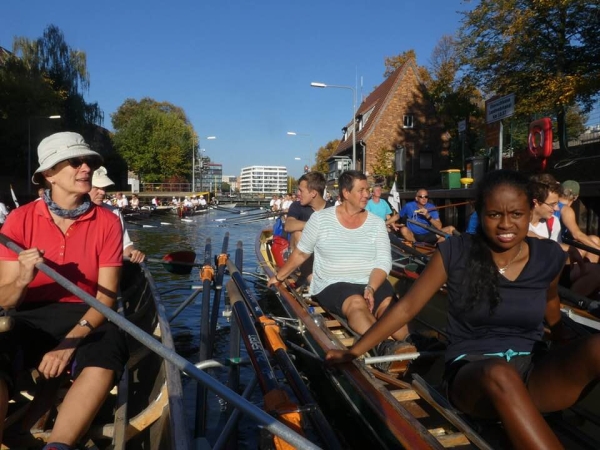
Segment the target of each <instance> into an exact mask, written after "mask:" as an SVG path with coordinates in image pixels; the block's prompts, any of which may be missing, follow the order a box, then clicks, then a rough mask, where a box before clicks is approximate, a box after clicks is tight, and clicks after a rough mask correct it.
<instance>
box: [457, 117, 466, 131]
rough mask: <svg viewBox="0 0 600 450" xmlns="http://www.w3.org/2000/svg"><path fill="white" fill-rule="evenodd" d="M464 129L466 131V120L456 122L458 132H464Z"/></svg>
mask: <svg viewBox="0 0 600 450" xmlns="http://www.w3.org/2000/svg"><path fill="white" fill-rule="evenodd" d="M465 131H467V121H466V120H461V121H460V122H458V132H459V133H464V132H465Z"/></svg>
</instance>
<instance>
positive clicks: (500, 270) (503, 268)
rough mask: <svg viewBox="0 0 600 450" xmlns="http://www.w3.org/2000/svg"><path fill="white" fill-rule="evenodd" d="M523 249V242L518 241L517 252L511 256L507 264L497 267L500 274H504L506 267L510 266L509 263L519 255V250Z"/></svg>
mask: <svg viewBox="0 0 600 450" xmlns="http://www.w3.org/2000/svg"><path fill="white" fill-rule="evenodd" d="M522 249H523V242H520V243H519V251H518V252H517V254H516V255H515V256H513V257H512V259H511V260H510V261H509V262H508V264H507V265H505V266H504V267H498V273H499V274H500V275H504V272H506V271H507V270H508V268H509V267H510V265H511V264H512V263H513V262H515V259H517V258H518V257H519V255H520V254H521V250H522Z"/></svg>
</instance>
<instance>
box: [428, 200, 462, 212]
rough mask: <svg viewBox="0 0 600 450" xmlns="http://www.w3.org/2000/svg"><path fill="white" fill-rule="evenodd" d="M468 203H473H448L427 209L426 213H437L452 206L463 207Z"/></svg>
mask: <svg viewBox="0 0 600 450" xmlns="http://www.w3.org/2000/svg"><path fill="white" fill-rule="evenodd" d="M470 203H473V201H468V202H460V203H450V204H449V205H442V206H434V207H433V208H427V211H437V210H439V209H444V208H452V207H453V206H463V205H468V204H470Z"/></svg>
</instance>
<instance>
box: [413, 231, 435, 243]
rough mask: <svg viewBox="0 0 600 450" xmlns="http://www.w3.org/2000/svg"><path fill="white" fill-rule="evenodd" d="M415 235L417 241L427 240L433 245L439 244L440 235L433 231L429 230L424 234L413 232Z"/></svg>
mask: <svg viewBox="0 0 600 450" xmlns="http://www.w3.org/2000/svg"><path fill="white" fill-rule="evenodd" d="M413 236H414V237H415V241H417V242H426V243H427V244H432V245H435V244H437V241H438V239H439V237H438V235H437V234H435V233H432V232H431V231H428V232H427V233H423V234H417V233H413Z"/></svg>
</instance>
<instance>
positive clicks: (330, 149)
mask: <svg viewBox="0 0 600 450" xmlns="http://www.w3.org/2000/svg"><path fill="white" fill-rule="evenodd" d="M339 144H340V141H339V139H334V140H333V141H329V142H328V143H327V144H325V146H323V147H319V150H318V151H317V155H316V158H315V161H316V163H315V165H314V166H313V167H312V170H315V171H318V172H323V173H327V172H329V165H328V164H327V160H328V159H329V158H330V157H331V156H332V155H333V154H334V153H335V151H336V150H337V148H338V145H339Z"/></svg>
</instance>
